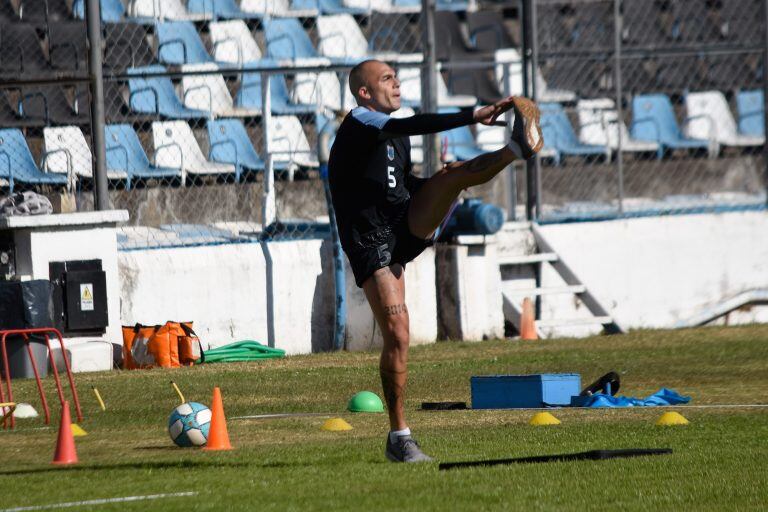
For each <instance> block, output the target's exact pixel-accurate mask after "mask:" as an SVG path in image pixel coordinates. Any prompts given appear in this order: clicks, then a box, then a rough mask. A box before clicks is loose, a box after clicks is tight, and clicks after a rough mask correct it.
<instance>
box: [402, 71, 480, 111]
mask: <svg viewBox="0 0 768 512" xmlns="http://www.w3.org/2000/svg"><path fill="white" fill-rule="evenodd" d="M397 77H398V79H400V96H401V97H402V99H403V100H405V101H408V102H412V103H416V104H420V103H421V70H420V69H419V68H416V67H413V68H401V69H399V70H398V72H397ZM476 104H477V98H475V97H474V96H469V95H465V94H460V95H455V96H454V95H452V94H450V93H449V92H448V88H447V87H446V86H445V82H444V81H443V77H442V76H441V75H440V74H439V73H438V75H437V105H438V106H439V107H473V106H475V105H476Z"/></svg>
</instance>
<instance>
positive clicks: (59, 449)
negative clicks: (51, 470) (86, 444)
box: [51, 402, 77, 464]
mask: <svg viewBox="0 0 768 512" xmlns="http://www.w3.org/2000/svg"><path fill="white" fill-rule="evenodd" d="M51 464H77V451H76V450H75V438H74V436H73V435H72V418H70V416H69V402H64V407H62V409H61V425H59V438H58V439H57V440H56V451H55V452H54V454H53V462H51Z"/></svg>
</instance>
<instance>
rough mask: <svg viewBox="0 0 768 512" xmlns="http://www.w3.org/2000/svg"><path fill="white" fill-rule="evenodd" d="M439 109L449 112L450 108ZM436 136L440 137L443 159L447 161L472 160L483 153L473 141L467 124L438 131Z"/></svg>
mask: <svg viewBox="0 0 768 512" xmlns="http://www.w3.org/2000/svg"><path fill="white" fill-rule="evenodd" d="M440 111H441V112H450V111H451V110H445V109H441V110H440ZM455 111H458V110H455ZM438 137H440V143H441V145H442V146H443V150H444V151H445V160H446V161H447V162H451V161H455V160H459V161H462V160H472V159H473V158H475V157H476V156H480V155H482V154H483V153H484V151H483V150H482V149H481V148H480V147H479V146H478V145H477V142H475V138H474V136H473V135H472V130H470V128H469V126H460V127H458V128H454V129H452V130H448V131H446V132H440V133H439V134H438Z"/></svg>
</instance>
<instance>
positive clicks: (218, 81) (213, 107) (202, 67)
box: [181, 62, 261, 117]
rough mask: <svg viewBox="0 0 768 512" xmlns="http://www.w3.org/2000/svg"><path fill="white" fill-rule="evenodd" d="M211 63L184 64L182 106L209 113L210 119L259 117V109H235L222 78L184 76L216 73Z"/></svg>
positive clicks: (215, 68)
mask: <svg viewBox="0 0 768 512" xmlns="http://www.w3.org/2000/svg"><path fill="white" fill-rule="evenodd" d="M218 69H219V68H218V66H216V64H213V63H210V62H209V63H205V64H184V65H183V66H182V67H181V70H182V72H183V73H185V74H184V75H183V76H182V78H181V88H182V90H183V96H184V106H185V107H187V108H193V109H197V110H203V111H206V112H210V113H211V117H251V116H257V115H261V109H252V108H244V107H236V106H235V104H234V101H233V100H232V96H230V94H229V89H227V84H226V82H224V77H223V76H222V75H220V74H218V73H216V74H209V75H208V74H206V75H198V74H186V73H189V72H192V73H194V72H200V71H218Z"/></svg>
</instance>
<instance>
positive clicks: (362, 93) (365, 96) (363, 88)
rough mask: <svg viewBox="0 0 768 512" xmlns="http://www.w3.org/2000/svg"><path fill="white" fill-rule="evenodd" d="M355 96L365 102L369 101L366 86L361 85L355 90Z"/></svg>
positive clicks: (369, 93)
mask: <svg viewBox="0 0 768 512" xmlns="http://www.w3.org/2000/svg"><path fill="white" fill-rule="evenodd" d="M357 94H358V96H360V97H361V98H363V99H366V100H369V99H371V92H370V91H369V90H368V88H367V87H366V86H364V85H363V86H361V87H360V88H359V89H358V90H357Z"/></svg>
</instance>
